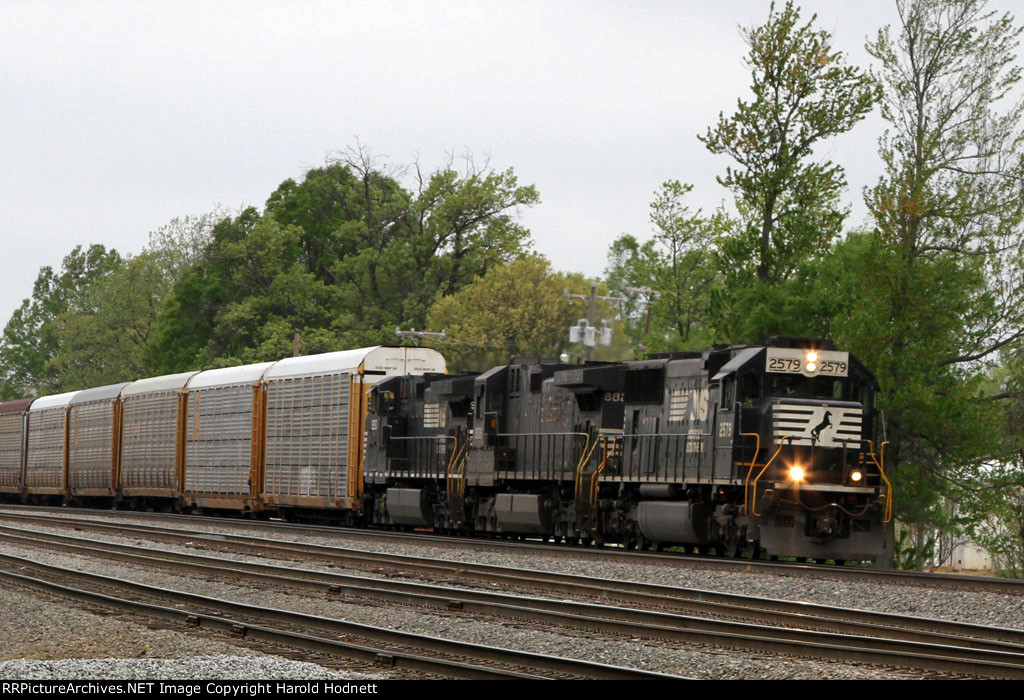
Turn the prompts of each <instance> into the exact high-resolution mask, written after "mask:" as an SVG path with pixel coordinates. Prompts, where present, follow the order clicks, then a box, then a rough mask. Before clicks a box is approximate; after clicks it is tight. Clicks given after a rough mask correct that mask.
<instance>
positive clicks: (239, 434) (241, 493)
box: [185, 384, 253, 499]
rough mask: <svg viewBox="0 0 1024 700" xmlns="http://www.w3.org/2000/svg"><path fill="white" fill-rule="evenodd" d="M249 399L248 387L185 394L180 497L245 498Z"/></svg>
mask: <svg viewBox="0 0 1024 700" xmlns="http://www.w3.org/2000/svg"><path fill="white" fill-rule="evenodd" d="M252 395H253V387H252V386H251V385H247V384H246V385H235V386H215V387H209V388H204V389H198V390H193V391H190V392H189V400H188V421H187V422H188V429H187V433H186V434H187V438H186V440H187V442H186V467H185V491H187V492H190V493H200V494H216V495H218V496H236V497H239V498H243V499H244V498H248V496H249V472H250V467H251V459H252V444H253V443H252V429H253V420H252V418H253V415H252Z"/></svg>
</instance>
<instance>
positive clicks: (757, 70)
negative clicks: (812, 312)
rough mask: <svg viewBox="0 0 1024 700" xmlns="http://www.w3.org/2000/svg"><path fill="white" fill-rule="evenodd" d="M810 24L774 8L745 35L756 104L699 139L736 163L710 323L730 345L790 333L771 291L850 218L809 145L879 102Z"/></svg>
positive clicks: (743, 106) (729, 173)
mask: <svg viewBox="0 0 1024 700" xmlns="http://www.w3.org/2000/svg"><path fill="white" fill-rule="evenodd" d="M814 19H815V18H814V17H812V18H811V21H810V22H808V23H806V24H800V12H799V10H798V9H797V8H796V7H794V5H793V3H792V2H787V3H786V6H785V8H784V9H783V10H782V11H781V12H779V11H777V10H776V8H775V5H774V3H773V4H772V8H771V11H770V13H769V17H768V21H767V22H766V23H765V24H763V25H761V26H758V27H754V28H751V29H745V30H742V32H743V38H744V39H745V41H746V42H747V44H748V46H749V47H750V52H749V53H748V54H747V57H746V65H747V67H748V68H749V69H750V72H751V78H752V85H751V88H752V91H753V93H754V97H753V100H751V101H746V100H742V99H741V100H738V102H737V110H736V113H735V114H733V115H732V116H730V117H726V116H724V114H722V115H720V116H719V120H718V124H717V125H716V126H715V127H714V128H713V129H712V128H709V129H708V131H707V133H706V134H705V135H703V136H700V137H698V138H700V140H701V141H703V142H704V144H705V145H706V146H707V148H708V150H710V151H711V152H712V153H715V154H726V155H728V156H730V157H731V158H732V159H733V160H734V161H735V163H736V167H732V166H730V167H728V168H727V169H726V173H725V176H724V177H719V178H718V180H719V182H720V183H721V184H722V185H724V186H726V187H728V188H729V189H731V190H732V191H733V193H734V195H735V198H736V208H737V211H738V213H739V218H738V219H737V220H736V222H735V225H734V228H733V230H732V231H731V232H730V233H729V234H728V235H724V236H722V238H721V240H720V241H719V246H718V250H719V258H720V269H721V270H722V271H723V272H724V273H725V274H726V277H725V286H724V288H723V290H722V293H721V294H720V295H719V298H718V299H716V303H715V308H716V310H717V311H718V318H717V319H716V325H717V326H718V328H719V330H720V332H721V334H722V335H723V336H724V337H726V338H727V339H729V340H734V341H741V340H758V339H764V337H766V336H768V335H771V334H772V333H775V332H779V331H792V330H794V329H791V328H786V327H785V324H786V323H787V321H788V319H784V318H779V312H778V309H779V306H780V305H781V304H782V299H781V298H780V294H779V292H778V290H779V288H780V287H781V286H782V285H783V283H784V282H785V281H786V280H788V279H789V278H790V277H791V276H792V275H793V274H794V273H795V272H796V271H797V269H798V268H799V266H800V265H801V263H802V262H803V261H805V260H807V259H810V258H813V257H815V256H821V255H823V254H825V253H826V252H827V251H828V249H829V246H830V244H831V243H832V241H833V240H834V239H835V238H836V237H837V236H838V235H839V233H840V232H841V229H842V224H843V220H844V219H845V217H846V215H847V210H846V209H845V208H843V207H842V206H841V204H840V195H841V193H842V192H843V190H844V189H845V187H846V178H845V175H844V172H843V169H842V168H841V167H840V166H839V165H837V164H835V163H832V162H831V161H827V160H823V159H821V158H817V159H814V158H813V156H814V148H815V147H816V146H817V145H820V143H821V142H822V141H824V140H826V139H828V138H831V137H833V136H836V135H838V134H842V133H844V132H846V131H848V130H849V129H851V128H852V127H853V126H854V125H855V124H856V123H857V122H858V121H860V120H861V119H863V118H864V116H865V115H867V114H868V113H869V112H870V111H871V110H872V108H873V107H874V105H875V104H876V103H877V101H878V96H879V92H878V86H877V84H876V83H875V81H874V80H872V78H871V77H870V76H869V75H867V74H865V73H864V72H863V71H861V70H859V69H858V68H856V67H853V66H849V65H846V62H845V58H844V56H843V54H842V53H841V52H837V51H833V50H832V47H831V36H830V35H829V34H828V32H825V31H823V30H817V29H814V28H813V26H812V25H813V23H814ZM797 325H799V322H798V323H797Z"/></svg>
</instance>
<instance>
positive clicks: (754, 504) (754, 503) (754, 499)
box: [743, 435, 793, 517]
mask: <svg viewBox="0 0 1024 700" xmlns="http://www.w3.org/2000/svg"><path fill="white" fill-rule="evenodd" d="M792 439H793V436H792V435H787V436H785V437H784V438H782V439H781V440H780V441H779V449H777V450H775V454H773V455H772V458H771V459H769V460H768V461H767V462H766V463H765V465H764V468H762V469H761V471H760V472H758V474H757V476H756V477H755V478H754V489H753V490H752V491H751V496H752V498H751V501H750V512H751V513H753V514H754V515H756V516H758V517H760V515H761V514H760V513H758V512H757V482H758V481H760V480H761V477H762V476H764V473H765V472H766V471H768V467H770V466H771V465H772V462H774V461H775V458H776V457H778V456H779V453H780V452H782V448H783V447H784V446H785V444H786V441H787V440H792ZM746 495H747V492H746V487H744V491H743V497H744V500H745V499H746Z"/></svg>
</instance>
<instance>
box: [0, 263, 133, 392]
mask: <svg viewBox="0 0 1024 700" xmlns="http://www.w3.org/2000/svg"><path fill="white" fill-rule="evenodd" d="M123 264H124V261H123V260H122V258H121V256H120V254H118V252H117V251H116V250H109V251H108V250H107V249H106V248H105V247H104V246H102V245H98V244H94V245H91V246H89V247H88V248H85V249H83V247H82V246H80V245H79V246H75V248H74V249H73V250H72V251H71V252H70V253H69V254H68V255H67V256H65V257H64V260H63V263H62V265H61V270H60V273H57V272H54V270H53V268H52V267H50V266H46V267H43V268H41V269H40V270H39V275H38V277H36V281H35V285H34V286H33V289H32V296H31V298H29V299H25V300H24V301H22V303H21V306H19V307H18V309H16V310H15V312H14V314H13V315H12V316H11V319H10V320H9V321H8V322H7V325H6V326H5V327H4V331H3V338H2V340H0V377H2V379H0V381H2V398H5V399H8V398H16V397H22V396H31V395H33V394H47V393H54V392H58V391H61V390H62V387H63V386H64V380H63V377H62V376H61V374H60V372H59V370H58V369H57V368H55V367H54V366H53V365H52V360H53V359H54V357H56V356H57V354H58V352H59V351H60V342H61V331H62V328H63V319H64V318H65V316H66V315H67V314H68V313H72V312H75V311H77V310H79V309H82V308H85V307H86V306H88V303H89V302H88V290H89V289H90V287H91V285H92V284H93V283H94V282H95V281H96V280H99V279H102V278H103V277H105V276H107V275H108V274H110V273H111V272H113V271H115V270H118V269H120V268H121V267H122V266H123Z"/></svg>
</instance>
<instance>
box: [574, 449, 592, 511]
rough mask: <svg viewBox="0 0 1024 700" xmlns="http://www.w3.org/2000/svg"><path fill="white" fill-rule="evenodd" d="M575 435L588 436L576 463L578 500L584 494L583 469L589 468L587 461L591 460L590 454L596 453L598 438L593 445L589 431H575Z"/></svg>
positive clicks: (576, 495)
mask: <svg viewBox="0 0 1024 700" xmlns="http://www.w3.org/2000/svg"><path fill="white" fill-rule="evenodd" d="M575 435H582V436H584V437H585V438H586V442H585V443H583V452H582V453H581V454H580V461H579V462H578V463H577V464H576V479H575V481H576V484H575V498H576V499H577V500H578V499H579V498H580V496H582V495H583V470H584V469H586V468H587V462H589V461H590V456H591V455H592V454H594V448H595V447H597V440H594V444H593V446H591V444H590V434H589V433H575ZM588 450H589V451H588Z"/></svg>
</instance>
